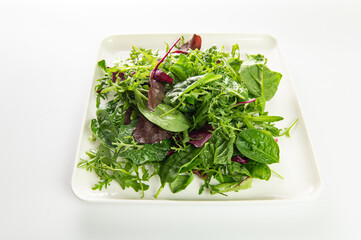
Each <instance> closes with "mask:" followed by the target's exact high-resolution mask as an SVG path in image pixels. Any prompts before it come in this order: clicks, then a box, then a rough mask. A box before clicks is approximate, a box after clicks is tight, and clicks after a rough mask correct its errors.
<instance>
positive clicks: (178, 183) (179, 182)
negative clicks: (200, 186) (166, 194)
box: [169, 172, 194, 193]
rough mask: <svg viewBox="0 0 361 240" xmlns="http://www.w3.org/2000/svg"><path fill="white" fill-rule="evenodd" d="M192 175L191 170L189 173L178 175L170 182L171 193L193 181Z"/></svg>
mask: <svg viewBox="0 0 361 240" xmlns="http://www.w3.org/2000/svg"><path fill="white" fill-rule="evenodd" d="M193 178H194V175H193V172H190V174H189V175H178V176H177V178H176V179H175V180H174V181H173V182H171V183H170V185H169V186H170V190H171V191H172V193H177V192H180V191H182V190H184V189H186V188H187V187H188V185H189V184H191V182H192V181H193Z"/></svg>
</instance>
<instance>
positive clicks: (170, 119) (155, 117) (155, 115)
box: [138, 103, 191, 132]
mask: <svg viewBox="0 0 361 240" xmlns="http://www.w3.org/2000/svg"><path fill="white" fill-rule="evenodd" d="M138 109H139V111H140V112H141V113H142V114H143V115H144V117H146V118H147V119H148V120H149V121H150V122H152V123H154V124H155V125H158V126H159V127H161V128H163V129H164V130H167V131H170V132H183V131H185V130H187V129H188V128H189V127H190V126H191V123H190V122H189V120H188V119H187V118H186V117H185V116H184V115H183V113H181V112H180V111H178V110H173V108H172V107H171V106H170V105H167V104H164V103H161V104H159V105H158V106H157V107H156V108H154V111H153V112H151V111H150V110H149V109H148V108H147V107H145V106H141V105H140V104H138ZM168 112H169V113H168ZM165 113H167V114H166V115H164V116H162V115H163V114H165Z"/></svg>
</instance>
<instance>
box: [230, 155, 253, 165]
mask: <svg viewBox="0 0 361 240" xmlns="http://www.w3.org/2000/svg"><path fill="white" fill-rule="evenodd" d="M231 160H232V161H233V162H238V163H242V164H246V163H248V162H249V159H248V158H241V157H240V156H235V157H232V158H231Z"/></svg>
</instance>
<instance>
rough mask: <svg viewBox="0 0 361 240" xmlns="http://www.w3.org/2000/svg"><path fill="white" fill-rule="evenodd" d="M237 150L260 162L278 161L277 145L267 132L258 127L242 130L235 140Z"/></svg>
mask: <svg viewBox="0 0 361 240" xmlns="http://www.w3.org/2000/svg"><path fill="white" fill-rule="evenodd" d="M236 146H237V148H238V150H239V151H240V152H241V153H242V154H243V155H245V156H246V157H248V158H250V159H252V160H254V161H257V162H261V163H266V164H271V163H277V162H279V158H280V157H279V147H278V144H277V143H276V141H275V140H274V139H273V137H272V136H270V135H269V134H266V133H264V132H263V131H261V130H258V129H247V130H244V131H242V132H241V133H240V134H239V135H238V137H237V141H236Z"/></svg>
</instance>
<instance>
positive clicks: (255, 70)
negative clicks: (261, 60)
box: [241, 64, 282, 101]
mask: <svg viewBox="0 0 361 240" xmlns="http://www.w3.org/2000/svg"><path fill="white" fill-rule="evenodd" d="M241 78H242V81H243V82H244V84H245V85H246V86H247V88H248V90H249V91H250V92H251V93H252V94H253V95H254V96H255V97H263V98H265V100H266V101H269V100H271V99H272V97H273V96H274V95H275V93H276V91H277V88H278V85H279V83H280V80H281V78H282V74H280V73H278V72H273V71H271V70H270V69H269V68H268V67H267V66H266V65H264V64H254V65H246V66H243V64H242V67H241Z"/></svg>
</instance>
